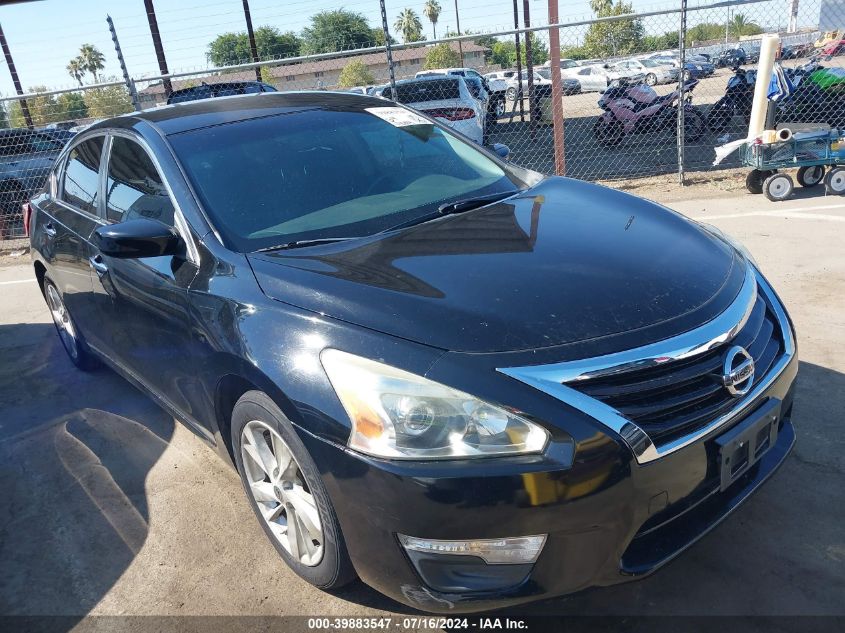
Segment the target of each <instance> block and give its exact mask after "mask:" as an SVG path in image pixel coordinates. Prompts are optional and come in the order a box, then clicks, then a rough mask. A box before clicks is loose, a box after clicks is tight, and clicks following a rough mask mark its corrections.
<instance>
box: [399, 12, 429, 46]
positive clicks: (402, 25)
mask: <svg viewBox="0 0 845 633" xmlns="http://www.w3.org/2000/svg"><path fill="white" fill-rule="evenodd" d="M393 28H394V29H396V30H397V31H399V32H400V33H401V34H402V39H403V40H405V43H406V44H407V43H408V42H415V41H417V40H418V39H420V35H421V34H422V22H420V18H419V16H418V15H417V12H416V11H414V10H413V9H404V10H403V11H402V13H400V14H399V17H398V18H396V22H394V23H393Z"/></svg>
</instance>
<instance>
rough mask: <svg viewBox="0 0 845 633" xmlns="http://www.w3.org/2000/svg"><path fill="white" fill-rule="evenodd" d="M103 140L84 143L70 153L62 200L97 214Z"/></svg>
mask: <svg viewBox="0 0 845 633" xmlns="http://www.w3.org/2000/svg"><path fill="white" fill-rule="evenodd" d="M103 138H104V137H102V136H97V137H95V138H92V139H89V140H87V141H83V142H82V143H80V144H79V145H77V146H76V147H74V148H73V149H72V150H71V151H70V156H68V161H67V165H66V166H65V174H64V178H63V180H62V183H63V185H62V192H63V193H62V198H63V199H64V200H65V202H67V203H68V204H72V205H73V206H75V207H77V208H78V209H82V210H83V211H87V212H88V213H93V214H95V215H96V214H97V187H98V175H99V170H100V156H101V155H102V153H103Z"/></svg>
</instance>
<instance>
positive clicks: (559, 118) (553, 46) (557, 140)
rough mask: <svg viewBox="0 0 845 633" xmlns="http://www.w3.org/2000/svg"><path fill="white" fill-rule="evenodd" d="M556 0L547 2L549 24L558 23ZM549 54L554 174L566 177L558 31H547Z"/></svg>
mask: <svg viewBox="0 0 845 633" xmlns="http://www.w3.org/2000/svg"><path fill="white" fill-rule="evenodd" d="M557 2H558V0H549V24H557V23H558V5H557ZM549 53H550V54H551V58H552V62H551V71H552V133H553V141H554V148H555V173H556V174H557V175H558V176H565V175H566V153H565V152H564V143H563V134H564V130H563V88H562V86H561V79H562V78H561V76H560V31H559V30H558V29H555V28H552V29H549Z"/></svg>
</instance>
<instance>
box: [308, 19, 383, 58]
mask: <svg viewBox="0 0 845 633" xmlns="http://www.w3.org/2000/svg"><path fill="white" fill-rule="evenodd" d="M301 36H302V54H303V55H313V54H315V53H333V52H335V51H345V50H353V49H356V48H367V47H370V46H378V45H379V44H378V39H377V38H376V36H375V33H374V29H372V28H370V25H369V24H367V18H366V17H364V15H362V14H360V13H355V12H353V11H346V10H345V9H334V10H331V11H320V12H319V13H316V14H315V15H313V16H311V25H310V26H307V27H305V28H304V29H302V34H301ZM381 40H382V42H381V45H383V44H384V37H382V38H381Z"/></svg>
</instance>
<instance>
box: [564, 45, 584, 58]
mask: <svg viewBox="0 0 845 633" xmlns="http://www.w3.org/2000/svg"><path fill="white" fill-rule="evenodd" d="M560 56H561V57H562V58H564V59H590V51H589V50H587V48H586V47H584V46H567V47H565V48H562V49H560Z"/></svg>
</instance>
